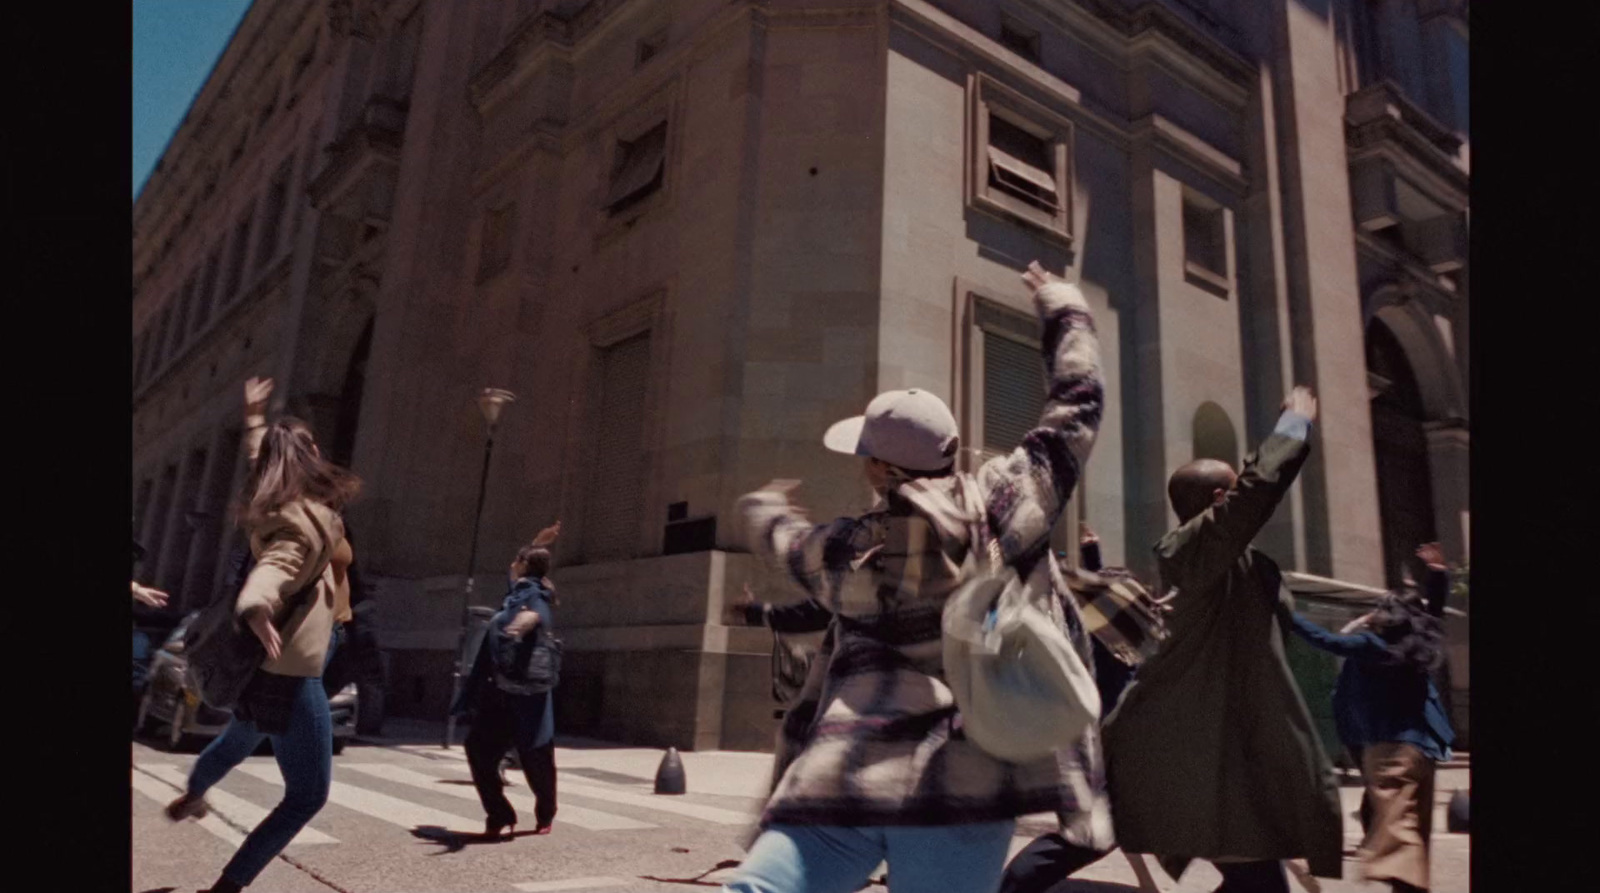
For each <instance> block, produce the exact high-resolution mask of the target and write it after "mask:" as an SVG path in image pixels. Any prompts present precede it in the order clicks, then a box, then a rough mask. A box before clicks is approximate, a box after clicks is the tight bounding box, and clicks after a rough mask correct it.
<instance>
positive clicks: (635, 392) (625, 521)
mask: <svg viewBox="0 0 1600 893" xmlns="http://www.w3.org/2000/svg"><path fill="white" fill-rule="evenodd" d="M600 367H601V368H600V419H599V422H598V424H597V425H596V426H595V427H596V431H597V439H596V441H595V443H594V444H593V445H592V448H591V450H590V455H589V457H588V461H589V463H591V464H590V468H591V472H590V477H589V487H588V500H587V501H588V505H587V506H586V507H585V511H586V515H585V518H584V533H583V539H584V557H585V559H586V560H589V561H596V560H605V559H608V558H629V557H632V555H633V553H634V551H635V549H636V548H637V546H638V541H639V503H640V496H641V491H642V490H643V487H644V483H645V478H644V448H643V445H642V444H641V442H640V439H641V437H642V435H643V433H644V408H645V407H644V395H645V389H646V387H647V385H648V383H649V372H650V334H649V333H648V332H646V333H644V334H642V335H638V336H636V337H633V338H630V339H628V340H627V341H623V342H620V343H618V344H614V345H612V346H611V347H608V348H606V349H604V350H603V351H601V359H600Z"/></svg>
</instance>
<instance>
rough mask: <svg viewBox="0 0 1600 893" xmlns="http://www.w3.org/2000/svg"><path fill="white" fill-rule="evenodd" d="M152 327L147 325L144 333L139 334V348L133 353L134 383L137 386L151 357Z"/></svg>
mask: <svg viewBox="0 0 1600 893" xmlns="http://www.w3.org/2000/svg"><path fill="white" fill-rule="evenodd" d="M151 331H152V330H151V328H150V327H148V326H147V327H145V330H144V334H143V335H140V336H139V348H138V350H137V351H135V352H134V355H133V383H134V386H135V387H137V386H138V384H139V382H140V381H142V380H143V378H144V364H145V361H146V360H148V359H149V358H150V332H151Z"/></svg>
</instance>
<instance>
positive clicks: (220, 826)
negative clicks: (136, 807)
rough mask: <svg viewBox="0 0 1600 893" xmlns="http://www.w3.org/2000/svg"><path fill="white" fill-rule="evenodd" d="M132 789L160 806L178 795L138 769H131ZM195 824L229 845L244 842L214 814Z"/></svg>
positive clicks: (237, 833)
mask: <svg viewBox="0 0 1600 893" xmlns="http://www.w3.org/2000/svg"><path fill="white" fill-rule="evenodd" d="M133 789H134V790H136V791H138V792H139V793H141V794H143V795H145V796H146V797H149V798H150V799H151V800H154V801H156V802H157V803H160V804H161V805H162V806H166V805H167V804H168V803H171V802H172V801H173V799H174V798H176V797H177V796H178V792H177V791H175V790H173V789H172V788H171V787H169V786H167V785H165V784H163V783H161V782H159V781H157V780H155V779H154V778H151V777H150V776H148V775H146V774H144V773H143V772H140V771H139V770H138V769H134V770H133ZM197 824H198V825H199V826H200V827H202V828H204V829H206V830H207V831H210V832H211V833H212V834H215V835H216V836H217V837H220V838H222V840H223V842H224V843H226V844H227V845H228V846H230V847H236V846H238V845H239V844H241V843H244V835H243V834H240V833H239V832H237V831H235V830H233V829H232V828H230V827H228V824H227V823H226V822H224V821H223V820H221V819H219V818H217V817H216V816H214V815H208V816H206V817H205V818H203V819H201V820H200V821H199V822H198V823H197Z"/></svg>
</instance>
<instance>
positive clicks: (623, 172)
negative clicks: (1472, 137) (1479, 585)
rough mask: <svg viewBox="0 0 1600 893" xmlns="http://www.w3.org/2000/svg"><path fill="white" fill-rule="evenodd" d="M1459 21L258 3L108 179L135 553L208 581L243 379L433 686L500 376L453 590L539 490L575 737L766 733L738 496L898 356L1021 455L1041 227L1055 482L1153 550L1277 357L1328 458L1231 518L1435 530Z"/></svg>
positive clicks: (759, 572)
mask: <svg viewBox="0 0 1600 893" xmlns="http://www.w3.org/2000/svg"><path fill="white" fill-rule="evenodd" d="M1467 43H1468V41H1467V26H1466V22H1465V3H1463V2H1445V0H1440V2H1431V0H1321V2H1319V0H1260V2H1256V0H1251V2H1245V0H1208V2H1202V0H1182V2H1179V0H1170V2H1134V0H1127V2H1119V0H1006V2H999V3H995V2H982V0H733V2H729V0H673V2H667V0H592V2H574V0H566V2H549V0H546V2H537V0H478V2H474V3H471V4H461V3H454V2H445V0H275V2H272V3H258V4H256V5H255V6H254V7H252V8H251V9H250V11H249V12H248V14H247V15H246V16H245V19H244V21H243V23H242V24H241V25H240V27H239V30H238V32H237V33H236V34H235V36H234V38H233V40H232V42H231V44H230V45H229V46H228V48H227V50H226V52H225V53H224V54H223V56H222V58H221V60H220V61H219V62H218V64H217V66H216V69H215V71H214V72H213V73H212V75H211V77H210V79H209V81H208V82H207V84H206V85H205V87H204V89H203V90H202V91H201V93H200V95H199V96H198V98H197V99H196V100H195V104H194V106H193V108H192V109H191V110H190V113H189V116H188V118H187V119H186V120H185V123H184V124H183V125H182V126H181V127H180V128H179V130H178V132H177V135H176V136H175V137H174V138H173V141H172V143H171V145H170V146H169V147H168V149H167V151H166V154H165V155H164V157H163V159H162V162H161V165H160V166H159V167H158V169H157V172H156V173H155V174H154V175H153V176H152V177H151V179H150V181H149V183H148V184H147V185H146V187H145V189H144V191H143V193H142V194H141V195H140V196H139V198H138V200H137V202H136V203H135V208H134V245H135V252H134V255H135V270H134V301H133V335H134V341H135V355H136V363H135V369H134V389H133V393H134V413H133V425H134V467H135V492H134V494H133V497H134V501H135V512H136V523H137V524H138V526H139V529H140V532H141V535H142V538H143V540H144V541H145V542H146V543H147V544H149V545H150V546H151V548H152V553H151V558H150V559H149V560H148V561H147V563H146V565H145V567H144V569H143V573H144V575H145V576H146V577H148V578H151V579H154V580H155V581H156V582H158V583H160V584H162V585H164V586H166V587H168V588H169V589H170V590H172V591H173V592H174V593H175V597H176V598H177V599H179V601H180V602H181V603H182V604H183V605H186V606H193V605H196V604H198V603H199V602H201V601H203V600H204V599H205V598H206V597H207V596H208V595H209V594H210V593H211V592H212V591H213V590H214V587H215V586H216V585H217V582H218V579H219V576H220V571H219V567H218V566H219V564H220V562H219V561H218V554H219V552H220V551H222V550H224V549H226V548H227V546H228V545H229V543H230V542H233V541H235V538H236V534H233V533H231V532H230V525H229V524H228V523H227V522H226V518H225V503H226V500H227V498H228V496H229V494H230V493H231V492H233V491H234V490H235V489H236V487H237V486H238V484H239V482H240V479H241V475H242V471H243V470H242V467H241V463H240V460H239V457H238V439H239V424H240V419H239V394H240V382H241V381H242V380H243V379H244V378H245V377H246V376H248V375H251V374H271V375H274V376H275V377H276V378H277V379H278V382H279V389H278V393H277V399H278V401H279V403H280V408H283V409H286V410H287V411H290V412H293V413H295V414H297V415H300V416H302V417H304V418H306V419H307V420H308V421H309V422H310V423H311V424H312V426H313V427H314V428H315V430H316V431H317V433H318V437H319V439H320V440H321V442H323V443H324V444H326V445H328V447H327V448H328V449H329V450H330V451H331V452H332V454H333V455H334V456H336V457H338V458H339V459H341V460H343V461H348V462H349V463H350V464H351V465H352V466H353V467H354V469H355V470H356V471H357V472H358V473H359V474H360V475H361V476H362V477H363V478H364V479H365V481H366V495H365V497H364V499H363V500H362V501H361V502H360V503H358V504H357V505H356V506H354V507H353V508H352V509H351V510H350V513H349V518H350V523H351V526H352V528H353V530H354V531H355V536H356V548H357V554H358V556H359V557H360V560H361V561H362V563H363V566H364V568H365V570H366V572H367V573H368V575H369V576H371V577H372V578H373V579H374V580H375V581H376V582H377V583H378V585H379V597H380V598H381V599H382V612H383V621H382V622H383V624H384V633H383V643H384V646H385V648H386V649H387V650H388V652H389V654H390V656H391V659H392V665H391V669H390V685H391V693H390V702H391V704H390V706H391V709H393V710H396V711H399V712H402V713H412V714H415V715H423V716H441V715H442V714H443V711H444V707H445V699H446V697H447V695H448V693H449V687H450V666H451V661H452V650H453V648H454V647H455V645H456V640H457V630H458V628H459V622H460V618H461V616H462V602H463V589H464V582H465V576H464V574H463V571H464V570H465V567H464V566H465V564H466V562H467V555H468V549H469V539H470V536H471V530H472V524H473V512H474V507H475V503H476V497H477V489H478V477H479V470H480V467H481V466H482V463H483V461H484V452H485V451H484V441H485V429H484V423H483V421H482V419H481V417H480V415H479V411H478V409H477V407H476V405H475V398H476V396H477V395H478V393H479V392H480V391H481V390H482V389H483V388H485V387H498V388H506V389H509V390H511V391H513V392H515V393H516V395H517V400H516V402H515V403H514V404H512V405H511V406H510V407H509V408H507V409H506V411H505V413H504V416H503V417H502V420H501V422H500V425H499V428H498V430H497V432H496V436H495V449H494V452H493V455H492V460H491V462H490V466H489V471H488V482H489V483H488V491H487V497H486V500H485V504H484V508H483V515H482V519H483V520H482V530H483V534H482V546H481V548H480V549H479V552H478V560H477V563H476V566H475V567H474V568H473V571H474V573H475V574H476V575H477V577H478V579H477V582H478V586H477V595H476V596H475V597H474V600H475V601H477V602H479V603H484V604H487V603H492V602H494V601H496V600H497V599H498V595H499V590H500V586H501V584H500V582H499V581H500V580H501V579H502V575H503V573H504V571H503V568H504V567H505V566H506V564H507V563H508V562H509V559H510V557H511V554H512V553H513V551H514V549H515V548H516V546H517V545H518V544H519V543H520V542H523V541H524V540H525V539H526V538H527V537H528V536H529V535H531V534H532V533H533V532H534V531H535V530H537V529H538V528H540V527H542V526H544V525H545V524H547V523H549V522H550V521H551V520H552V519H554V518H557V517H559V518H560V519H561V520H562V521H563V534H562V537H561V540H560V542H559V544H558V547H557V550H556V558H557V563H558V567H559V569H558V570H557V571H556V573H555V575H554V578H555V580H556V583H557V585H558V591H559V596H560V602H561V603H560V606H559V609H558V617H559V624H558V625H559V627H560V630H561V633H562V635H563V636H564V637H565V639H566V644H567V650H568V654H569V658H568V666H567V669H566V671H565V674H564V676H565V678H564V681H563V686H562V690H561V694H560V696H559V697H558V711H559V713H560V721H561V722H562V724H563V727H564V728H565V729H567V730H569V731H587V732H590V733H594V734H599V735H604V736H609V737H615V738H621V739H625V740H633V741H639V742H648V743H656V744H669V743H670V744H676V745H678V746H680V747H695V748H708V747H723V748H749V749H758V748H765V747H767V746H769V745H770V742H771V735H772V730H773V726H774V722H773V719H772V708H773V706H774V705H773V704H772V703H771V699H770V694H769V692H768V690H767V679H768V661H769V650H770V648H771V639H770V637H769V635H768V634H767V633H766V632H765V631H762V630H752V629H745V628H740V627H728V626H725V625H723V623H722V622H721V617H722V614H723V607H724V605H725V603H727V602H728V600H729V599H731V598H734V597H736V596H737V593H738V592H739V591H740V589H741V587H742V586H743V584H745V583H747V582H748V583H751V584H752V585H753V586H755V587H756V588H757V589H758V590H760V591H763V592H764V593H767V594H770V595H772V596H774V597H781V595H782V593H784V592H787V591H788V590H787V588H786V587H785V586H784V584H783V583H782V581H781V580H780V579H779V577H778V576H777V575H775V574H774V573H773V572H772V571H771V570H770V569H767V568H765V567H762V566H760V565H759V563H758V562H757V561H755V560H754V559H753V557H752V556H750V555H749V554H747V553H746V552H745V549H744V542H743V534H742V531H740V529H739V527H738V524H737V519H736V516H735V515H734V514H733V511H732V508H733V503H734V500H735V499H736V497H737V496H738V495H739V494H740V493H743V492H745V491H747V490H750V489H752V488H754V487H756V486H758V485H760V484H761V483H762V482H764V481H766V480H767V479H769V478H772V477H779V476H784V477H799V478H802V479H804V480H805V482H806V483H805V485H804V487H803V489H802V490H801V491H799V495H800V498H801V499H802V500H803V501H804V502H805V503H806V504H807V505H809V506H810V507H811V508H812V509H813V510H814V514H815V516H817V517H819V518H823V517H828V516H831V515H834V514H838V513H843V512H846V511H852V510H860V509H862V508H864V507H865V505H866V503H867V497H868V491H867V487H866V484H865V482H864V480H863V479H862V478H861V476H860V471H859V468H858V463H857V462H854V461H851V460H849V459H847V458H844V457H839V456H835V455H832V454H829V453H827V452H826V451H825V450H823V448H822V447H821V445H820V436H821V433H822V431H823V429H824V428H825V426H826V425H827V424H828V423H829V422H831V421H833V420H834V419H836V418H839V417H842V416H845V415H850V414H853V413H856V412H859V411H860V409H861V407H862V406H864V405H865V403H866V402H867V400H868V399H870V397H871V396H872V395H873V394H874V393H876V392H878V391H879V390H883V389H888V388H901V387H922V388H927V389H929V390H932V391H934V392H936V393H938V394H940V395H941V396H943V397H944V398H945V399H946V400H947V401H948V402H949V403H950V404H951V406H952V407H953V408H954V410H955V412H956V414H957V417H958V418H959V419H960V421H961V424H962V426H963V433H964V437H965V440H966V442H967V443H968V444H969V445H971V446H974V447H977V448H980V449H1005V448H1009V447H1010V446H1012V445H1014V444H1015V443H1016V441H1017V439H1018V438H1019V437H1020V436H1021V434H1022V432H1023V431H1024V430H1026V428H1027V427H1028V426H1029V424H1030V422H1031V420H1032V418H1034V413H1035V412H1036V410H1037V407H1038V404H1039V401H1040V398H1041V395H1040V394H1039V393H1038V391H1039V385H1040V382H1041V372H1040V369H1039V364H1038V361H1037V358H1036V357H1037V355H1036V353H1035V352H1034V350H1035V346H1036V344H1037V338H1038V334H1037V332H1036V330H1035V324H1034V322H1033V320H1032V317H1031V311H1030V305H1029V301H1028V297H1027V295H1026V293H1025V291H1024V289H1023V287H1022V285H1021V283H1020V281H1019V279H1018V273H1019V272H1020V270H1021V268H1022V267H1023V266H1024V265H1025V264H1026V263H1027V262H1028V261H1029V260H1032V259H1034V258H1038V259H1039V260H1041V261H1042V262H1043V263H1045V265H1046V266H1049V267H1053V268H1054V269H1057V270H1065V271H1066V274H1067V275H1068V276H1069V277H1070V278H1072V279H1074V280H1076V281H1078V282H1079V283H1080V284H1081V286H1082V287H1083V289H1084V291H1085V293H1086V294H1087V295H1088V296H1089V300H1090V302H1091V304H1092V305H1093V307H1094V310H1095V315H1096V321H1097V324H1098V326H1099V332H1100V337H1101V341H1102V347H1103V360H1104V367H1105V372H1106V376H1107V384H1108V404H1107V413H1106V418H1105V423H1104V427H1103V428H1102V433H1101V436H1100V440H1099V444H1098V446H1097V448H1096V450H1095V453H1094V456H1093V458H1092V460H1091V461H1090V463H1089V466H1088V470H1087V476H1086V480H1085V482H1084V486H1083V490H1082V492H1081V494H1080V496H1079V498H1078V499H1077V505H1076V508H1075V509H1074V511H1073V513H1072V514H1073V515H1074V520H1081V521H1086V522H1087V523H1089V524H1091V525H1093V527H1094V528H1095V530H1096V531H1098V532H1099V534H1100V536H1101V538H1102V541H1103V543H1104V547H1103V548H1104V551H1105V552H1106V557H1107V559H1108V560H1109V561H1111V562H1118V563H1126V564H1128V565H1129V566H1131V567H1132V568H1134V569H1135V570H1137V571H1141V572H1145V573H1149V572H1151V571H1152V570H1153V569H1152V561H1151V556H1150V551H1149V546H1150V545H1151V544H1152V543H1153V542H1154V541H1155V540H1156V538H1157V537H1158V536H1160V534H1161V533H1162V532H1163V531H1164V530H1165V529H1166V528H1167V527H1168V525H1170V524H1171V523H1173V520H1174V519H1173V517H1172V515H1171V514H1170V512H1169V511H1168V509H1167V508H1166V505H1165V501H1164V496H1163V487H1164V483H1165V481H1166V478H1167V476H1168V474H1169V473H1170V472H1171V471H1172V470H1173V469H1174V468H1176V467H1177V466H1178V465H1180V464H1182V463H1184V462H1186V461H1188V460H1190V459H1191V458H1194V457H1195V456H1216V457H1221V458H1225V459H1228V460H1229V461H1233V462H1237V461H1238V460H1239V459H1240V458H1241V454H1242V453H1243V452H1245V451H1246V450H1248V449H1249V447H1250V445H1252V444H1253V443H1255V442H1256V441H1258V440H1259V439H1260V438H1261V437H1263V436H1264V435H1265V434H1266V433H1267V432H1268V431H1269V430H1270V428H1271V426H1272V422H1273V420H1274V418H1275V417H1276V415H1277V411H1278V405H1279V402H1280V400H1281V399H1282V397H1283V395H1284V394H1285V393H1286V391H1287V390H1288V388H1289V387H1290V386H1292V385H1293V384H1294V383H1296V382H1303V383H1306V384H1309V385H1312V386H1313V387H1315V388H1316V390H1317V392H1318V394H1319V396H1320V398H1321V403H1322V419H1321V420H1320V421H1319V424H1318V425H1317V427H1316V430H1315V434H1314V437H1315V441H1316V442H1315V447H1316V450H1315V453H1314V456H1313V459H1312V460H1311V462H1310V464H1309V465H1308V467H1307V469H1306V471H1305V473H1304V475H1303V476H1302V481H1301V483H1300V484H1299V485H1298V486H1297V487H1296V489H1295V491H1294V495H1293V497H1292V499H1291V500H1290V501H1289V502H1288V503H1287V504H1286V505H1285V507H1284V508H1283V509H1282V510H1281V511H1280V512H1279V513H1278V516H1277V518H1276V519H1275V521H1274V523H1273V524H1272V525H1271V526H1270V527H1269V529H1268V530H1266V531H1265V532H1264V533H1263V534H1262V536H1261V538H1260V541H1259V542H1260V545H1262V546H1263V547H1264V548H1266V549H1267V550H1268V551H1269V552H1271V553H1272V554H1273V555H1274V556H1275V557H1277V558H1278V560H1279V561H1280V563H1282V564H1283V565H1284V566H1285V567H1286V568H1297V569H1299V570H1301V571H1303V572H1307V573H1310V574H1314V575H1318V576H1322V577H1329V578H1334V579H1337V580H1341V581H1346V582H1348V583H1352V584H1359V585H1367V586H1381V585H1385V584H1392V583H1395V582H1398V580H1399V579H1400V576H1401V574H1402V568H1403V565H1404V563H1405V558H1406V556H1408V555H1409V553H1410V550H1411V549H1412V548H1413V547H1414V546H1415V544H1416V543H1418V542H1420V541H1423V540H1427V539H1434V538H1437V539H1440V540H1442V541H1443V543H1444V545H1445V550H1446V552H1447V554H1448V555H1449V557H1450V558H1451V559H1452V560H1456V561H1461V560H1464V558H1465V554H1466V547H1467V536H1468V532H1467V504H1468V503H1467V476H1466V464H1467V452H1468V423H1467V418H1466V404H1467V400H1466V381H1467V375H1466V369H1467V362H1468V358H1467V351H1466V336H1467V324H1468V316H1467V291H1468V285H1467V282H1468V278H1467V268H1466V254H1465V238H1466V220H1467V181H1468V173H1467V172H1468V152H1467V145H1466V142H1465V137H1466V132H1467V125H1468V121H1467V101H1466V97H1467V92H1466V91H1467V84H1466V60H1467ZM1066 539H1068V536H1067V534H1065V533H1064V534H1063V540H1066ZM1452 635H1453V636H1454V637H1455V641H1456V642H1457V645H1458V647H1457V650H1456V652H1455V653H1456V664H1457V667H1456V680H1455V682H1456V687H1457V689H1458V691H1457V693H1456V708H1457V712H1458V719H1463V720H1464V711H1465V686H1466V683H1467V679H1466V666H1465V661H1464V659H1463V657H1464V643H1465V638H1464V635H1463V633H1462V630H1460V629H1453V631H1452Z"/></svg>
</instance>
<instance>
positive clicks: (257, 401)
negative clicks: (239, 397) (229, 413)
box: [244, 376, 273, 418]
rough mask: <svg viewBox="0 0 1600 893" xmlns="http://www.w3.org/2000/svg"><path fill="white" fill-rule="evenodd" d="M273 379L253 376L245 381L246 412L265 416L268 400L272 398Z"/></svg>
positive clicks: (246, 413) (247, 415) (248, 415)
mask: <svg viewBox="0 0 1600 893" xmlns="http://www.w3.org/2000/svg"><path fill="white" fill-rule="evenodd" d="M272 388H273V381H272V379H270V378H258V377H256V376H251V377H250V378H248V379H246V380H245V383H244V414H245V418H249V417H250V416H265V415H266V414H267V401H268V400H269V399H271V398H272Z"/></svg>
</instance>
